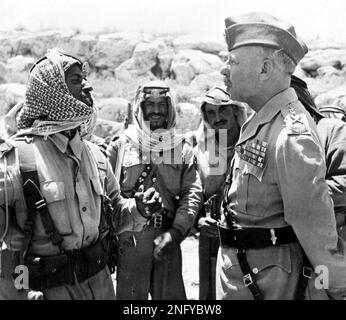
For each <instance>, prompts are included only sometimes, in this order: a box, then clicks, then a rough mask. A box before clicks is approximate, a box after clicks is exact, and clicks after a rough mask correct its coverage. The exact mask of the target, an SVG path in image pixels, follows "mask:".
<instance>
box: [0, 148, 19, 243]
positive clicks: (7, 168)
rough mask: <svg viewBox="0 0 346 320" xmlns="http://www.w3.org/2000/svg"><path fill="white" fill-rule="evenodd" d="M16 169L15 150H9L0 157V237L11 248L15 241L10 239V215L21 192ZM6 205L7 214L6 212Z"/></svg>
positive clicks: (16, 204)
mask: <svg viewBox="0 0 346 320" xmlns="http://www.w3.org/2000/svg"><path fill="white" fill-rule="evenodd" d="M17 172H19V170H18V168H17V170H16V161H15V151H14V149H13V150H12V151H10V152H9V153H8V154H6V156H3V157H1V158H0V239H2V238H3V237H4V236H5V233H6V237H5V238H4V240H5V244H6V246H7V247H8V248H9V249H12V246H11V242H12V244H14V243H15V241H12V240H11V237H12V236H13V234H11V236H10V233H11V225H10V224H11V223H13V222H14V221H16V220H15V217H13V216H12V215H14V214H15V211H14V209H15V208H16V206H18V204H19V201H18V198H19V197H18V195H19V194H20V193H21V192H22V189H21V186H20V185H19V184H18V181H19V180H18V177H15V176H16V174H17ZM6 207H7V214H6Z"/></svg>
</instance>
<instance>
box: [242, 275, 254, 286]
mask: <svg viewBox="0 0 346 320" xmlns="http://www.w3.org/2000/svg"><path fill="white" fill-rule="evenodd" d="M243 282H244V285H245V287H248V286H250V285H252V284H253V280H252V276H251V274H250V273H247V274H246V275H244V277H243Z"/></svg>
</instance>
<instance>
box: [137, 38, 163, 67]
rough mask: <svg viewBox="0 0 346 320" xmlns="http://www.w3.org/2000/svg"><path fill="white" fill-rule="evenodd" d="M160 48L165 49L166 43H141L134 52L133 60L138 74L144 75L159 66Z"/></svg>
mask: <svg viewBox="0 0 346 320" xmlns="http://www.w3.org/2000/svg"><path fill="white" fill-rule="evenodd" d="M160 47H162V48H164V47H165V45H164V43H161V44H160V43H158V42H151V43H143V42H141V43H139V44H138V45H137V46H136V48H135V50H134V51H133V55H132V59H133V61H134V68H135V70H136V72H137V73H138V74H144V73H146V72H148V71H150V70H151V68H153V67H154V66H155V65H156V64H157V55H158V53H159V51H160Z"/></svg>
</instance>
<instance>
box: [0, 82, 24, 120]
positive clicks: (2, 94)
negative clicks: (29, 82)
mask: <svg viewBox="0 0 346 320" xmlns="http://www.w3.org/2000/svg"><path fill="white" fill-rule="evenodd" d="M25 90H26V86H25V85H24V84H19V83H7V84H2V85H0V115H5V114H6V113H7V112H8V111H9V110H10V109H11V108H12V107H13V106H14V105H15V104H17V103H18V102H20V101H21V100H23V99H24V95H25Z"/></svg>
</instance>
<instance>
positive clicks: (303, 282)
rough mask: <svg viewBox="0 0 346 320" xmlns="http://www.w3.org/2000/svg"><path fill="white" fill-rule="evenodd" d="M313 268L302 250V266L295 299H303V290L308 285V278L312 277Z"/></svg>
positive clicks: (304, 290)
mask: <svg viewBox="0 0 346 320" xmlns="http://www.w3.org/2000/svg"><path fill="white" fill-rule="evenodd" d="M312 273H313V270H312V268H311V264H310V261H309V259H308V257H307V256H306V254H305V252H304V251H303V266H302V271H301V273H300V276H299V280H298V286H297V291H296V294H295V297H294V298H295V300H305V292H306V288H307V286H308V283H309V280H310V278H311V277H312Z"/></svg>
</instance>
